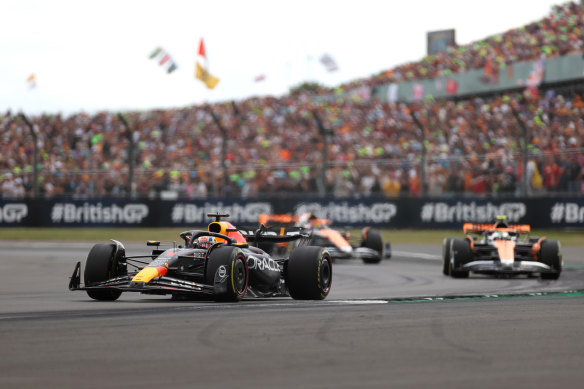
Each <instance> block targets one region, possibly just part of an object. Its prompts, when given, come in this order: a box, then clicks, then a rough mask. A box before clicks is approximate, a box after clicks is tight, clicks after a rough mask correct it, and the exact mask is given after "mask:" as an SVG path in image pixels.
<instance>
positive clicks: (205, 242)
mask: <svg viewBox="0 0 584 389" xmlns="http://www.w3.org/2000/svg"><path fill="white" fill-rule="evenodd" d="M216 242H217V241H216V240H215V238H213V237H212V236H201V237H199V238H198V239H197V243H196V244H195V247H198V248H201V249H207V250H209V248H210V247H211V246H213V245H214V244H215V243H216Z"/></svg>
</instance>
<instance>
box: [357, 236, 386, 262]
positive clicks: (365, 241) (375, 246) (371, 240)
mask: <svg viewBox="0 0 584 389" xmlns="http://www.w3.org/2000/svg"><path fill="white" fill-rule="evenodd" d="M361 247H367V248H369V249H372V250H375V251H377V252H378V253H379V255H378V256H376V257H363V262H364V263H379V262H380V261H381V259H382V258H383V237H382V236H381V232H379V230H375V229H373V228H366V229H364V230H363V237H362V240H361Z"/></svg>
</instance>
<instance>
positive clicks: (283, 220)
mask: <svg viewBox="0 0 584 389" xmlns="http://www.w3.org/2000/svg"><path fill="white" fill-rule="evenodd" d="M258 222H259V223H260V224H263V225H268V224H271V225H274V224H275V225H293V224H295V223H297V222H298V216H294V215H290V214H288V213H283V214H275V215H268V214H265V213H262V214H261V215H260V217H259V218H258Z"/></svg>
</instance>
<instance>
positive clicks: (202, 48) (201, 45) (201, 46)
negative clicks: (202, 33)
mask: <svg viewBox="0 0 584 389" xmlns="http://www.w3.org/2000/svg"><path fill="white" fill-rule="evenodd" d="M199 55H200V56H201V57H203V58H207V55H206V54H205V44H204V43H203V38H201V43H199Z"/></svg>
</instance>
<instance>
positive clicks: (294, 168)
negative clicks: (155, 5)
mask: <svg viewBox="0 0 584 389" xmlns="http://www.w3.org/2000/svg"><path fill="white" fill-rule="evenodd" d="M583 28H584V12H583V10H582V8H580V7H579V6H578V5H576V4H575V3H566V4H564V5H561V6H556V7H554V8H553V10H552V12H551V14H550V15H549V16H548V17H546V18H544V19H542V20H541V21H539V22H535V23H532V24H530V25H528V26H525V27H522V28H519V29H515V30H510V31H508V32H506V33H504V34H500V35H497V36H494V37H489V38H488V39H486V40H484V41H482V42H476V43H473V44H471V45H468V46H465V47H458V48H452V49H451V50H448V51H447V52H444V53H440V54H438V55H435V56H428V57H426V58H424V59H423V60H422V61H420V62H416V63H411V64H406V65H403V66H399V67H397V68H395V69H392V70H389V71H386V72H383V73H382V74H381V75H378V76H374V77H371V78H368V79H362V80H356V81H355V82H354V83H352V84H349V85H343V86H340V87H339V88H341V89H343V88H345V89H346V88H351V87H355V86H360V85H366V86H370V87H374V86H375V85H377V84H379V83H386V82H392V81H396V80H408V79H418V78H425V77H434V76H436V75H438V74H446V73H447V72H458V71H465V70H468V69H470V68H481V67H484V66H485V64H486V61H487V60H489V58H491V59H492V60H493V63H495V64H497V66H505V64H509V63H512V62H514V61H521V60H526V59H535V58H538V57H539V56H540V55H541V54H545V55H546V56H550V57H551V56H558V55H566V54H569V53H574V52H582V51H583V47H582V44H583V36H584V35H583V33H582V31H583ZM489 61H490V60H489ZM327 93H329V94H330V93H334V91H330V90H328V91H327V90H321V91H318V92H317V94H319V95H324V94H327ZM516 114H517V115H516ZM414 117H415V118H416V119H417V121H418V123H419V124H420V125H418V123H416V120H414ZM583 118H584V102H583V100H582V96H581V94H579V93H573V92H571V93H563V94H559V93H556V92H554V90H547V91H545V93H541V94H539V95H537V96H533V95H523V94H521V93H513V94H510V93H509V94H502V95H499V96H495V97H489V98H484V97H483V98H481V97H475V98H472V99H468V100H464V101H449V100H437V101H425V102H424V103H417V104H405V103H382V102H380V101H378V100H376V99H374V98H366V99H352V98H347V99H332V100H327V99H317V98H315V96H314V94H313V93H309V92H306V91H304V92H302V91H300V92H296V93H293V94H290V95H285V96H281V97H264V98H250V99H247V100H243V101H237V102H229V103H222V104H213V105H205V106H191V107H185V108H176V109H168V110H149V111H144V112H129V113H124V119H125V121H126V122H127V123H128V127H129V129H128V128H126V127H125V126H124V125H123V121H122V120H121V119H120V116H119V115H116V114H115V113H113V112H101V113H97V114H94V115H90V114H87V113H78V114H75V115H71V116H67V117H65V116H63V115H60V114H56V115H47V114H44V115H41V116H36V117H31V118H29V119H30V122H31V123H32V124H33V128H34V131H35V133H36V135H37V145H38V169H39V189H40V194H41V196H43V197H49V198H50V197H55V196H72V197H76V198H87V197H104V196H129V195H133V196H137V197H150V198H154V197H159V196H163V197H164V196H172V195H178V196H179V197H183V198H190V199H194V198H207V197H210V196H219V195H222V196H237V197H257V196H264V195H265V196H272V195H294V194H298V195H300V194H302V195H306V194H307V193H315V194H317V193H321V194H322V193H327V194H329V195H332V196H336V197H353V196H371V195H384V196H387V197H397V196H419V195H421V194H423V193H426V194H428V195H431V196H447V195H475V196H476V195H478V196H485V195H492V196H512V195H518V194H526V195H534V196H535V195H545V194H549V193H570V194H582V193H584V151H583V150H584V148H583V143H584V119H583ZM523 128H525V129H526V131H525V133H524V131H523ZM0 129H1V131H2V132H1V133H0V194H1V197H2V198H22V197H26V196H31V195H32V194H33V189H34V188H33V170H34V168H33V165H34V141H33V136H32V134H31V131H30V129H29V128H28V127H27V125H26V124H25V122H24V121H23V120H22V119H21V118H20V117H19V115H16V114H14V113H11V112H7V113H5V114H3V115H1V116H0ZM224 138H225V139H226V148H225V154H223V139H224ZM223 155H225V158H224V159H223ZM525 155H527V160H526V161H525V163H524V156H525ZM130 161H133V163H130ZM131 166H133V169H131ZM323 166H326V167H327V169H325V171H324V172H323V171H322V168H323ZM422 167H423V168H422ZM130 192H131V193H130ZM524 192H526V193H524Z"/></svg>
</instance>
